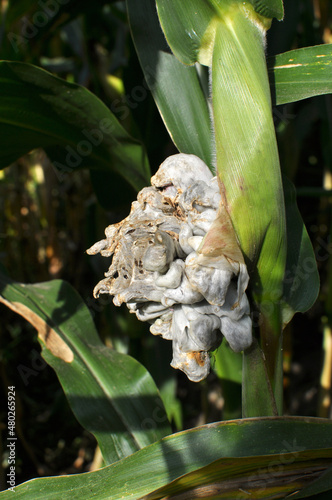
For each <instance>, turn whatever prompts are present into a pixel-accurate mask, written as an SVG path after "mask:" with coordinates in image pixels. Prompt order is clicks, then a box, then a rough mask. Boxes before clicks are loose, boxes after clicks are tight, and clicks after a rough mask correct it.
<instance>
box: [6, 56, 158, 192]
mask: <svg viewBox="0 0 332 500" xmlns="http://www.w3.org/2000/svg"><path fill="white" fill-rule="evenodd" d="M0 94H1V100H0V138H1V139H0V145H1V148H0V168H4V167H6V166H8V165H9V164H10V163H12V162H13V161H15V160H17V159H18V158H19V157H20V156H22V155H24V154H25V153H28V152H29V151H31V150H32V149H34V148H37V147H43V148H45V149H46V150H47V153H48V155H49V157H50V159H51V161H53V164H54V166H55V167H56V169H57V170H58V172H59V173H60V175H66V174H68V173H70V172H72V171H73V170H75V169H77V168H83V167H87V168H90V169H92V170H103V171H105V172H107V173H109V172H112V171H115V172H116V173H117V174H119V175H120V176H122V177H123V178H125V179H126V181H127V182H129V184H130V185H131V186H132V187H133V188H134V189H135V190H139V189H142V188H143V187H144V186H145V185H146V184H147V183H148V181H149V177H150V170H149V164H148V160H147V157H146V154H145V151H144V149H143V147H142V145H141V144H140V143H139V142H138V141H136V140H135V139H133V138H132V137H130V136H129V135H128V133H127V132H126V131H125V130H124V128H123V127H122V126H121V125H120V123H119V122H118V121H117V119H116V118H115V117H114V115H113V114H112V113H111V112H110V111H109V109H108V108H107V106H106V105H105V104H103V103H102V102H101V101H100V100H99V99H98V98H97V97H96V96H94V95H93V94H91V93H90V92H89V91H88V90H87V89H85V88H84V87H81V86H79V85H75V84H72V83H68V82H66V81H64V80H62V79H61V78H57V77H55V76H53V75H51V74H50V73H48V72H46V71H44V70H42V69H40V68H37V67H35V66H32V65H30V64H25V63H18V62H8V61H2V62H0Z"/></svg>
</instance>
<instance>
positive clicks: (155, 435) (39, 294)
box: [0, 274, 170, 463]
mask: <svg viewBox="0 0 332 500" xmlns="http://www.w3.org/2000/svg"><path fill="white" fill-rule="evenodd" d="M0 290H1V292H0V302H2V303H3V304H5V305H6V306H8V307H9V308H10V309H12V310H13V311H15V312H17V313H18V314H20V315H21V316H23V317H24V318H25V319H26V320H27V321H29V322H30V323H31V324H32V325H33V326H34V327H35V328H36V329H37V330H38V340H39V342H40V344H41V345H42V349H43V351H42V355H43V357H44V358H45V360H46V361H47V362H48V363H49V364H50V365H51V366H52V368H54V370H55V371H56V373H57V375H58V378H59V380H60V383H61V385H62V387H63V389H64V391H65V393H66V396H67V398H68V401H69V403H70V406H71V408H72V410H73V412H74V414H75V416H76V417H77V419H78V421H79V422H80V423H81V424H82V425H83V427H85V428H86V429H87V430H89V431H90V432H91V433H92V434H94V436H95V437H96V439H97V441H98V444H99V446H100V449H101V451H102V454H103V457H104V460H105V461H106V463H113V462H114V461H117V460H119V459H122V458H124V457H126V456H128V455H130V454H131V453H134V452H135V451H137V450H139V449H140V448H143V447H145V446H147V445H148V444H150V443H153V442H155V441H156V440H158V439H160V438H161V437H163V436H165V435H166V434H169V433H170V428H169V425H168V422H167V416H166V414H165V410H164V407H163V403H162V401H161V399H160V396H159V393H158V390H157V388H156V386H155V383H154V382H153V380H152V378H151V376H150V375H149V373H148V372H147V371H146V369H145V368H144V367H143V366H142V365H140V363H138V362H137V361H136V360H135V359H133V358H131V357H130V356H127V355H125V354H121V353H118V352H116V351H113V350H111V349H109V348H107V347H105V346H104V345H103V344H102V343H101V341H100V340H99V338H98V335H97V332H96V330H95V326H94V323H93V321H92V317H91V314H90V311H89V309H88V307H87V306H86V305H85V304H84V303H83V302H82V300H81V298H80V297H79V295H78V294H77V293H76V292H75V290H74V289H73V288H72V287H71V286H70V285H69V284H68V283H66V282H65V281H62V280H54V281H49V282H45V283H37V284H34V285H25V284H22V283H17V282H14V281H12V280H11V279H10V278H8V277H6V276H4V275H2V274H1V275H0Z"/></svg>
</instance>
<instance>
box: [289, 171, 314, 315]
mask: <svg viewBox="0 0 332 500" xmlns="http://www.w3.org/2000/svg"><path fill="white" fill-rule="evenodd" d="M283 186H284V196H285V205H286V226H287V242H288V243H287V261H286V271H285V276H284V292H283V298H282V315H283V323H284V324H287V323H288V322H289V321H290V320H291V319H292V317H293V315H294V314H295V313H296V312H305V311H307V310H308V309H309V308H310V307H311V306H312V305H313V304H314V302H315V301H316V299H317V296H318V293H319V286H320V282H319V274H318V269H317V264H316V257H315V253H314V250H313V248H312V245H311V241H310V238H309V236H308V233H307V230H306V228H305V226H304V224H303V221H302V218H301V214H300V212H299V210H298V208H297V204H296V193H295V188H294V186H293V185H292V183H291V182H290V181H289V180H288V179H287V178H286V177H283Z"/></svg>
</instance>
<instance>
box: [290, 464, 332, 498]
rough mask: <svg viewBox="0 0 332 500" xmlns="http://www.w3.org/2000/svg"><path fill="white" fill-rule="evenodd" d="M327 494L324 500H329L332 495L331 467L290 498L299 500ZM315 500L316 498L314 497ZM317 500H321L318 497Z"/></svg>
mask: <svg viewBox="0 0 332 500" xmlns="http://www.w3.org/2000/svg"><path fill="white" fill-rule="evenodd" d="M322 492H327V496H326V497H324V498H325V499H326V500H330V498H331V495H332V467H329V468H328V470H327V471H326V472H324V473H323V474H322V475H321V476H320V477H319V478H318V479H316V481H314V482H313V483H310V484H309V485H308V486H306V487H305V488H303V490H301V491H300V492H299V493H297V494H296V495H294V496H292V500H298V499H300V498H309V497H310V498H313V497H312V495H317V494H318V493H322ZM314 498H316V496H315V497H314ZM317 500H323V498H322V499H321V497H318V498H317Z"/></svg>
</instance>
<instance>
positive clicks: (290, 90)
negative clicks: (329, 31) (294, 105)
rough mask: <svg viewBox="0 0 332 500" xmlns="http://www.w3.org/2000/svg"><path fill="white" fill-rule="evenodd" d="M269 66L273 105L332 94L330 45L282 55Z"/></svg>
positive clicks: (331, 49)
mask: <svg viewBox="0 0 332 500" xmlns="http://www.w3.org/2000/svg"><path fill="white" fill-rule="evenodd" d="M268 65H269V77H270V84H271V90H272V98H273V100H274V104H277V105H278V104H286V103H288V102H295V101H300V100H301V99H307V98H308V97H313V96H316V95H322V94H331V93H332V44H324V45H316V46H314V47H305V48H303V49H296V50H291V51H289V52H284V53H283V54H279V55H277V56H275V58H270V59H269V61H268Z"/></svg>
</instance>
